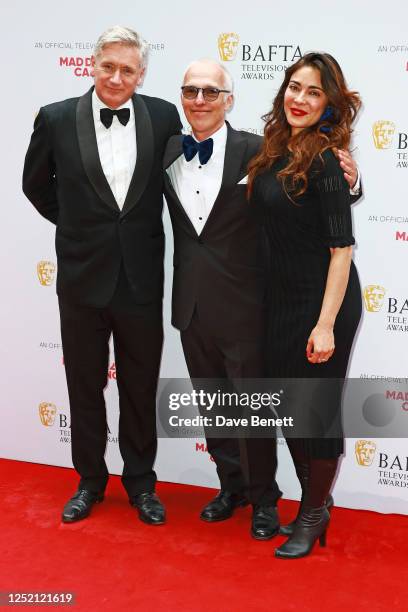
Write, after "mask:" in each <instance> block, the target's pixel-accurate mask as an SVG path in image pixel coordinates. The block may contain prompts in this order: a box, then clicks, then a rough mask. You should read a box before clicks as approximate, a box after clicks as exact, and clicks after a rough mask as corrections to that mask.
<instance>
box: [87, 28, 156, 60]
mask: <svg viewBox="0 0 408 612" xmlns="http://www.w3.org/2000/svg"><path fill="white" fill-rule="evenodd" d="M112 43H122V44H123V45H129V46H130V47H136V49H139V52H140V58H141V60H142V65H143V67H145V66H146V65H147V60H148V55H149V44H148V42H147V41H146V40H145V39H144V38H143V37H142V36H141V35H140V34H138V33H137V32H135V31H134V30H131V29H130V28H125V27H123V26H119V25H116V26H113V27H112V28H108V29H107V30H105V32H103V34H101V35H100V37H99V38H98V40H97V41H96V45H95V49H94V55H95V57H97V56H98V55H99V54H100V52H101V51H102V49H103V47H104V46H105V45H111V44H112Z"/></svg>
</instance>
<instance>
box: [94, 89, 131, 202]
mask: <svg viewBox="0 0 408 612" xmlns="http://www.w3.org/2000/svg"><path fill="white" fill-rule="evenodd" d="M101 108H108V107H107V106H106V104H104V103H103V102H102V101H101V100H100V99H99V98H98V96H97V94H96V92H95V90H93V92H92V112H93V118H94V123H95V133H96V142H97V144H98V153H99V159H100V161H101V165H102V170H103V171H104V173H105V176H106V179H107V181H108V183H109V186H110V188H111V189H112V193H113V195H114V196H115V200H116V202H117V204H118V206H119V208H120V209H121V210H122V208H123V204H124V202H125V199H126V194H127V192H128V189H129V185H130V181H131V179H132V175H133V171H134V169H135V165H136V125H135V113H134V109H133V103H132V100H131V99H130V100H128V101H127V102H126V103H125V104H122V106H120V107H119V108H128V109H129V110H130V118H129V121H128V123H127V124H126V125H122V124H121V123H120V121H119V119H118V118H117V117H116V115H115V116H114V117H113V121H112V125H111V127H110V128H108V129H107V128H106V127H105V126H104V125H103V123H102V121H101V118H100V110H101ZM118 110H119V109H118Z"/></svg>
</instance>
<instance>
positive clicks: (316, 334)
mask: <svg viewBox="0 0 408 612" xmlns="http://www.w3.org/2000/svg"><path fill="white" fill-rule="evenodd" d="M333 353H334V333H333V328H332V327H330V326H324V325H320V324H319V323H318V324H317V325H316V327H314V328H313V329H312V332H311V334H310V336H309V339H308V341H307V346H306V359H307V360H308V361H309V363H325V362H326V361H328V360H329V359H330V357H331V356H332V355H333Z"/></svg>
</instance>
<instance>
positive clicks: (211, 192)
mask: <svg viewBox="0 0 408 612" xmlns="http://www.w3.org/2000/svg"><path fill="white" fill-rule="evenodd" d="M211 138H212V139H213V141H214V148H213V154H212V156H211V157H210V159H209V160H208V162H207V163H206V164H204V165H203V164H200V160H199V158H198V154H197V155H195V156H194V157H193V159H192V160H191V161H189V162H188V161H186V158H185V157H184V155H181V156H180V157H178V158H177V159H176V161H175V162H173V163H172V164H171V166H169V168H167V172H168V175H169V177H170V180H171V182H172V184H173V188H174V190H175V192H176V194H177V196H178V198H179V200H180V202H181V204H182V205H183V208H184V210H185V211H186V213H187V215H188V217H189V219H190V221H191V223H192V224H193V226H194V229H195V230H196V232H197V234H201V232H202V230H203V228H204V225H205V223H206V221H207V219H208V217H209V214H210V212H211V210H212V207H213V206H214V202H215V200H216V199H217V195H218V192H219V191H220V188H221V182H222V173H223V170H224V157H225V145H226V142H227V126H226V124H225V123H224V125H223V126H222V127H221V128H220V129H219V130H218V131H217V132H215V133H214V134H213V135H212V136H211Z"/></svg>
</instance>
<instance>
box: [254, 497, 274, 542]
mask: <svg viewBox="0 0 408 612" xmlns="http://www.w3.org/2000/svg"><path fill="white" fill-rule="evenodd" d="M278 533H279V515H278V511H277V509H276V508H275V506H261V505H259V506H255V508H254V512H253V514H252V526H251V535H252V537H253V538H255V540H270V539H271V538H273V537H274V536H276V535H277V534H278Z"/></svg>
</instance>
